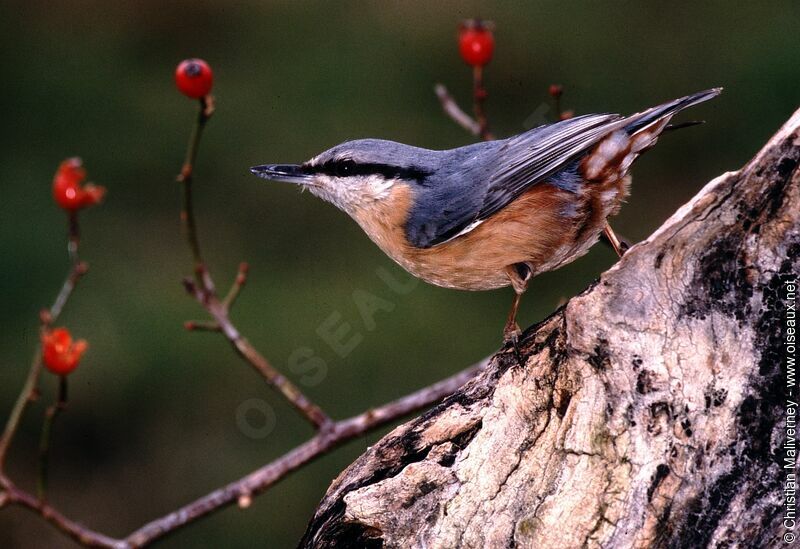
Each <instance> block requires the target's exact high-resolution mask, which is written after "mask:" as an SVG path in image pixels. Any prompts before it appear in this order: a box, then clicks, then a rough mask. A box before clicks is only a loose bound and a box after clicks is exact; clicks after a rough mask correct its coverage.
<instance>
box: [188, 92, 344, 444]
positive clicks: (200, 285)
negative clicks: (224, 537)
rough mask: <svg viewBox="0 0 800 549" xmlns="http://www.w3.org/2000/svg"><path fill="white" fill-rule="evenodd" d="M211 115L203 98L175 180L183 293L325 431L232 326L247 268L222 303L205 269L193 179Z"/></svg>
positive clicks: (324, 421)
mask: <svg viewBox="0 0 800 549" xmlns="http://www.w3.org/2000/svg"><path fill="white" fill-rule="evenodd" d="M213 112H214V104H213V100H212V98H211V96H206V97H204V98H203V99H201V100H200V108H199V111H198V115H197V120H196V122H195V124H194V126H193V128H192V134H191V137H190V138H189V145H188V147H187V150H186V158H185V160H184V163H183V167H182V168H181V173H180V174H179V175H178V177H177V180H178V182H179V183H181V184H182V186H183V204H182V210H181V222H182V225H183V229H184V232H185V233H186V240H187V242H188V244H189V248H190V249H191V251H192V256H193V258H194V280H191V279H189V280H184V281H183V284H184V286H185V287H186V290H187V291H188V292H189V294H190V295H192V296H193V297H194V298H195V299H196V300H197V302H198V303H199V304H200V305H201V306H202V307H203V308H204V309H205V310H206V311H207V312H208V314H209V315H211V317H212V319H213V320H214V322H213V324H211V325H206V326H208V327H211V326H213V329H214V331H220V332H222V333H223V334H224V335H225V338H226V339H227V340H228V341H229V342H230V344H231V345H232V346H233V348H234V349H235V350H236V352H237V353H238V354H239V356H241V357H242V358H243V359H245V360H246V361H247V362H248V363H249V364H250V365H251V366H253V368H255V369H256V370H257V371H258V372H259V373H260V374H261V375H262V376H263V377H264V379H265V380H266V381H267V383H269V384H270V385H271V386H273V387H274V388H275V389H277V390H278V392H280V393H281V394H282V395H283V396H284V398H286V400H288V401H289V403H290V404H291V405H292V406H294V407H295V409H297V410H298V411H299V412H300V413H301V414H302V415H303V416H304V417H305V418H306V419H307V420H308V421H309V422H311V424H312V425H314V427H315V428H316V429H318V430H325V429H327V428H329V427H330V426H331V425H332V424H333V420H331V419H330V418H329V417H328V415H327V414H325V412H323V411H322V409H321V408H319V406H317V405H316V404H314V403H313V402H312V401H311V400H310V399H309V398H308V397H306V396H305V395H304V394H303V393H302V391H300V389H299V388H298V387H297V386H296V385H295V384H294V383H292V382H291V381H290V380H289V379H288V378H287V377H286V376H284V375H283V374H282V373H280V372H279V371H278V370H277V369H276V368H274V367H273V366H272V365H271V364H270V362H269V361H268V360H267V359H266V358H265V357H264V356H263V355H262V354H261V353H259V352H258V351H257V350H256V348H255V347H253V346H252V345H251V344H250V342H249V341H247V339H245V338H244V337H243V336H242V335H241V333H239V330H238V329H237V328H236V327H235V326H234V325H233V322H232V321H231V319H230V315H229V310H230V306H231V305H232V304H233V302H234V301H235V300H236V297H237V296H238V295H239V292H240V291H241V289H242V286H243V285H244V283H245V281H246V278H247V264H246V263H242V264H241V265H240V266H239V273H238V274H237V276H236V279H235V281H234V283H233V286H232V287H231V290H230V291H229V292H228V295H227V296H226V297H225V299H224V300H222V301H221V300H220V299H219V297H218V296H217V292H216V288H215V286H214V280H213V278H212V277H211V273H209V271H208V269H207V268H206V266H205V262H204V260H203V255H202V253H201V251H200V239H199V237H198V235H197V224H196V222H195V216H194V208H193V203H192V178H193V173H194V165H195V161H196V160H197V152H198V150H199V148H200V138H201V136H202V133H203V128H205V125H206V122H208V119H209V118H210V116H211V114H212V113H213ZM187 327H200V325H199V324H197V323H190V324H188V326H187Z"/></svg>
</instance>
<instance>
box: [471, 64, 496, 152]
mask: <svg viewBox="0 0 800 549" xmlns="http://www.w3.org/2000/svg"><path fill="white" fill-rule="evenodd" d="M487 97H489V92H487V91H486V88H484V87H483V66H481V65H475V66H474V67H472V110H473V111H474V112H475V120H476V121H477V122H478V135H480V137H481V139H483V140H484V141H492V140H493V139H494V136H493V135H492V132H490V131H489V119H488V118H486V109H485V107H484V103H485V102H486V98H487Z"/></svg>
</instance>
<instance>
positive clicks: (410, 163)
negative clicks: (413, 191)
mask: <svg viewBox="0 0 800 549" xmlns="http://www.w3.org/2000/svg"><path fill="white" fill-rule="evenodd" d="M438 161H439V154H438V153H436V152H434V151H430V150H427V149H420V148H417V147H411V146H409V145H403V144H401V143H395V142H393V141H383V140H379V139H361V140H358V141H347V142H345V143H342V144H340V145H336V146H335V147H333V148H331V149H328V150H327V151H325V152H323V153H321V154H319V155H317V156H315V157H314V158H312V159H311V160H309V161H308V162H305V163H303V164H265V165H263V166H255V167H253V168H250V171H251V172H252V173H254V174H255V175H257V176H259V177H263V178H264V179H269V180H272V181H282V182H287V183H295V184H298V185H301V186H302V187H304V188H307V189H308V190H309V191H311V193H312V194H315V195H316V196H319V197H320V198H322V199H323V200H326V201H328V202H330V203H332V204H334V205H335V206H337V207H338V208H339V209H341V210H343V211H345V212H347V213H349V214H350V215H353V214H354V213H355V212H356V211H357V210H359V209H363V208H369V207H370V205H371V204H374V203H375V202H376V201H380V200H384V199H386V198H388V196H389V194H390V191H391V190H392V188H393V187H394V186H395V185H396V184H398V183H407V184H409V185H412V184H425V180H426V178H428V177H430V176H431V175H432V174H433V173H435V170H436V168H437V163H438Z"/></svg>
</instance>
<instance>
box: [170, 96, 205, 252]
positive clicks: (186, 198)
mask: <svg viewBox="0 0 800 549" xmlns="http://www.w3.org/2000/svg"><path fill="white" fill-rule="evenodd" d="M212 114H214V100H213V98H212V96H210V95H208V96H206V97H203V98H202V99H200V108H199V109H198V111H197V120H196V121H195V124H194V126H193V127H192V133H191V135H190V136H189V145H188V146H187V147H186V158H185V159H184V161H183V166H182V167H181V173H180V174H178V177H177V178H176V179H177V181H178V182H179V183H181V185H182V187H183V204H182V209H181V223H182V224H183V232H184V234H185V236H186V241H187V243H188V244H189V248H190V249H191V251H192V257H193V258H194V264H195V268H197V267H199V266H200V265H202V264H203V254H202V253H201V252H200V241H199V239H198V236H197V224H196V223H195V219H194V208H193V207H192V203H193V202H192V175H193V172H194V164H195V162H196V160H197V152H198V151H199V150H200V138H201V137H202V135H203V129H204V128H205V126H206V122H208V119H209V118H211V115H212Z"/></svg>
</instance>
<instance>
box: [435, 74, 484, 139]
mask: <svg viewBox="0 0 800 549" xmlns="http://www.w3.org/2000/svg"><path fill="white" fill-rule="evenodd" d="M433 90H434V92H435V93H436V97H438V98H439V103H441V105H442V110H443V111H444V113H445V114H446V115H447V116H449V117H450V118H452V119H453V121H454V122H455V123H456V124H458V125H459V126H461V127H462V128H464V129H465V130H467V131H468V132H469V133H470V134H472V135H474V136H475V137H478V136H480V134H481V126H480V124H478V122H476V121H475V119H473V118H472V117H471V116H470V115H468V114H467V113H465V112H464V111H463V110H462V109H461V107H459V106H458V103H456V100H455V99H453V96H452V95H450V92H449V91H447V88H446V87H445V85H444V84H436V86H434V88H433Z"/></svg>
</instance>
